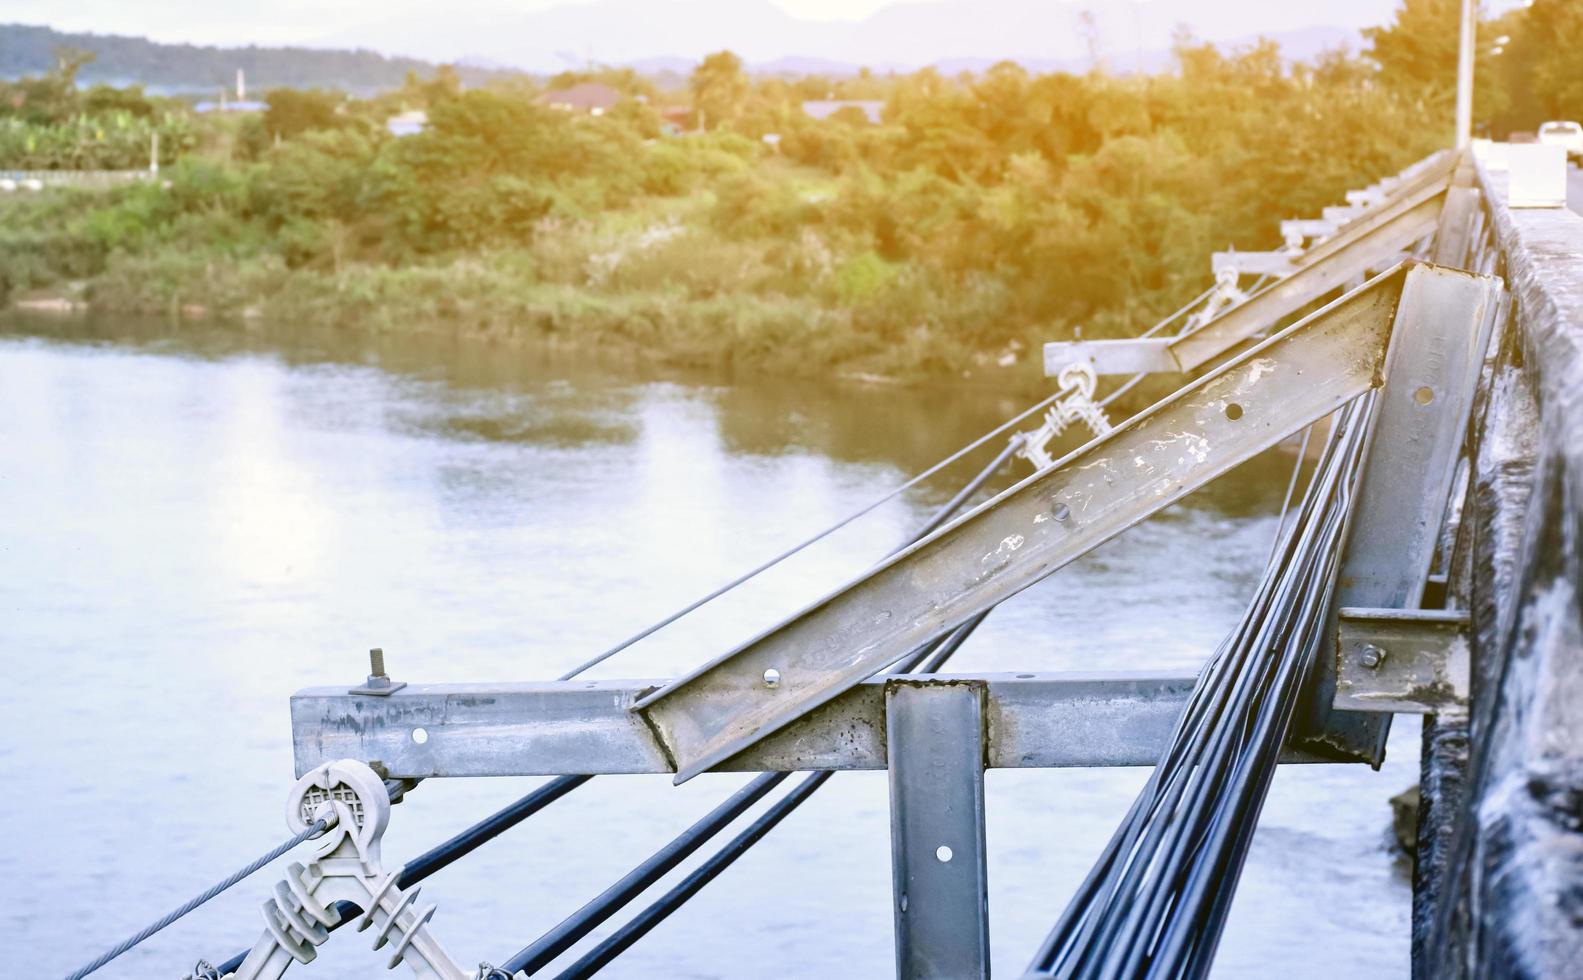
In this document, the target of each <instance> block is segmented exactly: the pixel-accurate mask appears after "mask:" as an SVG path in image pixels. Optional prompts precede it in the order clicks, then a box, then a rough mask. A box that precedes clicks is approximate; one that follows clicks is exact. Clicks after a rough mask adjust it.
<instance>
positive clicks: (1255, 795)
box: [1029, 395, 1374, 980]
mask: <svg viewBox="0 0 1583 980" xmlns="http://www.w3.org/2000/svg"><path fill="white" fill-rule="evenodd" d="M1373 404H1374V398H1373V396H1372V395H1368V396H1364V398H1363V399H1361V400H1359V401H1355V402H1353V403H1351V404H1350V405H1348V406H1347V407H1346V408H1344V409H1343V410H1342V411H1341V412H1340V413H1338V415H1337V417H1336V423H1335V425H1334V427H1333V429H1332V433H1331V437H1330V439H1329V440H1328V442H1327V444H1326V449H1325V451H1324V453H1323V454H1322V456H1321V459H1320V462H1319V464H1318V466H1317V468H1316V469H1315V472H1314V476H1313V477H1312V478H1311V479H1310V481H1309V484H1308V489H1307V491H1306V492H1305V494H1304V496H1303V501H1302V504H1301V505H1300V506H1299V508H1298V511H1297V515H1296V518H1295V519H1294V521H1293V522H1292V525H1291V527H1290V528H1288V529H1286V530H1284V531H1283V533H1282V534H1281V536H1280V538H1279V544H1278V547H1277V549H1276V555H1275V559H1274V560H1273V561H1272V562H1270V563H1269V566H1268V568H1267V569H1266V572H1265V575H1264V577H1263V578H1262V579H1261V580H1260V584H1259V587H1258V589H1257V590H1256V593H1255V595H1254V598H1253V600H1252V602H1250V604H1249V606H1248V608H1247V611H1246V612H1245V613H1244V616H1243V618H1242V620H1241V622H1240V623H1239V624H1238V626H1237V627H1236V629H1235V630H1233V632H1232V634H1231V635H1230V636H1229V637H1228V638H1227V639H1226V640H1225V642H1224V643H1222V644H1221V647H1220V649H1219V650H1217V651H1216V654H1215V656H1214V657H1213V658H1211V660H1210V661H1209V663H1208V664H1207V665H1206V666H1205V668H1204V671H1203V672H1202V673H1201V675H1200V677H1199V680H1198V683H1197V684H1196V685H1195V687H1194V690H1193V694H1192V696H1191V697H1190V699H1189V701H1188V706H1187V709H1186V710H1185V712H1184V713H1183V717H1182V719H1181V721H1180V722H1179V723H1178V726H1177V729H1176V731H1175V734H1174V735H1173V736H1172V739H1171V741H1170V742H1169V743H1168V746H1167V749H1166V751H1165V753H1164V754H1163V755H1162V758H1161V760H1160V762H1159V764H1158V765H1157V766H1156V767H1155V769H1154V771H1153V772H1152V773H1151V774H1150V777H1149V780H1148V782H1147V783H1146V784H1145V785H1144V788H1143V790H1142V791H1141V792H1140V793H1139V794H1138V796H1137V798H1136V799H1135V801H1134V802H1133V805H1132V807H1131V809H1130V810H1129V811H1128V813H1127V815H1126V817H1125V818H1123V820H1122V822H1121V825H1120V826H1119V827H1118V829H1117V831H1116V833H1115V835H1114V836H1113V837H1112V838H1111V840H1110V842H1109V844H1107V846H1106V848H1105V850H1104V852H1103V853H1102V854H1101V855H1100V858H1099V860H1098V861H1096V863H1095V864H1094V867H1093V869H1092V870H1091V871H1090V872H1089V875H1088V877H1087V878H1086V879H1085V880H1084V882H1083V883H1082V885H1080V886H1079V888H1078V890H1077V893H1076V894H1075V895H1074V896H1073V898H1072V900H1071V902H1070V903H1069V904H1068V906H1067V908H1066V910H1065V912H1063V913H1062V915H1061V917H1060V919H1059V920H1058V921H1057V923H1056V925H1055V928H1054V929H1053V930H1052V931H1051V933H1050V935H1049V937H1048V938H1047V939H1046V940H1045V942H1044V944H1043V945H1042V946H1041V947H1040V949H1039V951H1038V953H1037V954H1036V955H1035V957H1034V960H1033V963H1032V964H1031V965H1030V967H1029V975H1030V976H1058V977H1062V978H1069V980H1076V978H1082V980H1090V978H1113V977H1140V978H1141V977H1147V978H1183V977H1191V978H1198V977H1204V976H1206V975H1207V974H1208V971H1209V968H1210V965H1211V963H1212V961H1213V957H1214V951H1215V949H1216V946H1217V945H1218V943H1219V939H1220V935H1221V933H1222V931H1223V929H1224V925H1225V919H1226V915H1227V913H1228V912H1229V909H1230V905H1231V899H1232V896H1233V895H1234V894H1235V891H1236V885H1237V880H1238V877H1239V875H1240V872H1241V868H1242V864H1243V861H1244V859H1245V858H1246V854H1247V848H1248V846H1249V843H1250V842H1251V840H1252V837H1253V831H1254V828H1255V827H1256V826H1257V822H1258V815H1259V811H1260V809H1261V808H1262V806H1263V802H1264V798H1265V794H1266V793H1267V791H1268V789H1269V784H1270V780H1271V779H1272V778H1273V776H1274V772H1275V765H1276V762H1277V759H1278V756H1279V752H1280V749H1281V746H1282V745H1283V744H1284V743H1285V739H1286V733H1287V731H1288V730H1289V728H1290V726H1291V721H1292V718H1293V715H1294V714H1295V711H1296V706H1297V702H1298V693H1299V691H1300V689H1301V686H1302V683H1303V680H1304V678H1305V677H1306V676H1307V674H1308V672H1309V670H1310V668H1311V667H1312V665H1313V663H1314V661H1315V659H1316V658H1317V656H1318V652H1319V650H1320V649H1322V648H1323V647H1324V645H1325V644H1324V642H1323V641H1324V635H1323V634H1324V624H1325V621H1326V612H1327V610H1328V609H1329V607H1330V604H1331V601H1332V598H1333V596H1334V590H1335V580H1336V575H1337V571H1338V568H1339V563H1340V557H1339V556H1340V551H1341V543H1342V540H1343V537H1344V531H1345V528H1346V523H1347V519H1348V514H1349V511H1350V507H1351V502H1352V495H1353V491H1354V487H1355V484H1356V482H1357V479H1358V475H1359V473H1360V472H1361V460H1362V448H1363V445H1364V442H1365V437H1366V433H1367V430H1368V427H1369V424H1370V420H1371V418H1372V411H1373Z"/></svg>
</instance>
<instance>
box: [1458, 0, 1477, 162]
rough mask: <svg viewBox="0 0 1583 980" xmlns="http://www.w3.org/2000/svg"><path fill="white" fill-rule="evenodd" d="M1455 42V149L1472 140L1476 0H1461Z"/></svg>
mask: <svg viewBox="0 0 1583 980" xmlns="http://www.w3.org/2000/svg"><path fill="white" fill-rule="evenodd" d="M1460 20H1461V33H1460V35H1459V40H1458V44H1457V149H1459V150H1460V149H1462V148H1463V147H1465V146H1467V145H1468V144H1469V143H1471V142H1472V141H1473V42H1474V40H1475V38H1476V37H1477V35H1478V23H1479V21H1478V3H1477V0H1462V13H1461V18H1460Z"/></svg>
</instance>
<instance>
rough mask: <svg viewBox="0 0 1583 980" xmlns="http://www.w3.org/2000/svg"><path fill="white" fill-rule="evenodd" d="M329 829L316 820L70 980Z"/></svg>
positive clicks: (99, 964)
mask: <svg viewBox="0 0 1583 980" xmlns="http://www.w3.org/2000/svg"><path fill="white" fill-rule="evenodd" d="M327 828H328V824H326V822H325V821H323V820H316V821H314V822H313V823H312V824H311V825H309V827H308V828H307V829H306V830H304V831H303V832H302V833H300V834H294V835H293V836H291V837H290V838H288V839H286V840H284V841H282V842H281V843H279V844H277V845H276V846H274V847H272V848H270V849H269V850H267V851H265V852H264V853H263V854H261V855H259V856H258V857H257V858H254V859H253V860H252V861H249V862H248V863H247V864H245V865H243V866H242V867H240V868H238V869H237V870H236V871H234V872H232V873H231V874H230V875H228V876H226V877H225V878H224V879H223V880H221V881H220V882H218V883H216V884H215V885H213V886H211V887H209V888H208V889H206V890H204V891H201V892H199V893H198V894H196V895H194V896H193V897H192V898H190V899H188V900H187V901H186V902H183V903H182V904H181V905H179V906H177V907H176V908H174V909H172V910H171V911H169V912H167V913H166V914H165V915H163V916H161V917H160V918H158V919H156V920H154V921H153V922H151V923H149V924H148V925H146V926H144V927H143V928H142V929H140V930H138V931H137V932H136V933H133V934H132V935H130V936H128V937H127V938H125V939H123V940H121V942H120V943H118V944H116V945H115V946H114V947H112V948H110V949H108V950H106V951H105V952H104V953H103V954H101V955H100V956H99V958H98V959H95V960H94V961H93V962H91V963H89V964H87V965H86V966H82V967H79V968H78V969H76V970H75V971H73V972H72V973H69V974H67V976H66V980H82V978H83V977H86V976H87V975H88V974H90V973H93V972H94V971H96V970H98V969H99V968H100V967H102V966H104V965H105V964H106V963H109V962H110V961H111V960H113V959H115V958H116V957H118V956H120V955H121V954H122V953H125V952H126V951H127V950H129V949H131V948H132V947H134V946H136V945H138V944H139V943H141V942H143V941H144V940H145V939H147V938H149V937H150V936H152V935H154V934H155V933H157V932H159V931H160V930H162V929H164V928H165V927H166V926H168V925H170V924H171V923H173V922H175V921H176V920H177V919H180V918H181V917H182V916H184V915H186V914H187V913H188V912H191V911H192V910H193V909H195V908H198V907H199V906H200V905H203V904H204V903H205V902H207V901H209V900H210V899H211V898H214V897H215V896H216V895H218V894H220V893H221V892H223V891H225V890H226V889H227V888H230V887H231V886H232V885H234V884H236V883H237V882H239V881H241V880H242V879H243V878H246V877H247V876H248V875H251V874H252V873H253V872H255V871H257V870H258V869H259V868H262V867H263V866H264V865H266V864H268V863H269V862H271V861H273V860H275V859H276V858H278V857H280V856H281V855H282V854H285V853H286V852H287V851H289V850H291V849H292V848H293V847H296V846H297V845H298V844H301V843H302V842H303V841H305V840H307V839H309V838H310V837H317V836H319V835H320V834H322V833H324V831H325V830H326V829H327Z"/></svg>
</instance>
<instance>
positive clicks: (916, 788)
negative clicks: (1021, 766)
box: [885, 680, 989, 980]
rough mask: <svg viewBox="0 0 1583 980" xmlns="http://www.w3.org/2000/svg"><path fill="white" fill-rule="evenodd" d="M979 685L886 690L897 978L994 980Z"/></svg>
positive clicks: (911, 683)
mask: <svg viewBox="0 0 1583 980" xmlns="http://www.w3.org/2000/svg"><path fill="white" fill-rule="evenodd" d="M984 695H985V688H984V685H983V684H982V683H981V682H964V681H915V680H896V681H891V682H889V683H888V684H886V686H885V736H886V746H887V748H886V751H887V754H888V756H889V763H890V842H891V877H892V881H893V882H894V897H895V905H894V911H895V915H896V975H897V976H898V977H899V978H901V980H925V978H951V980H972V978H986V980H987V978H988V977H989V876H988V871H987V870H986V867H985V858H984Z"/></svg>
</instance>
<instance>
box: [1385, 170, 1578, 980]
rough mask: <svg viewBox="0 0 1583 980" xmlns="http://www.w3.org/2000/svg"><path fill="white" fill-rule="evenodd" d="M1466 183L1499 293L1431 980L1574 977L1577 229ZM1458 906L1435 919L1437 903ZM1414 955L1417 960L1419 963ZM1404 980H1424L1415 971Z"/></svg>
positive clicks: (1473, 496)
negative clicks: (1503, 290)
mask: <svg viewBox="0 0 1583 980" xmlns="http://www.w3.org/2000/svg"><path fill="white" fill-rule="evenodd" d="M1478 176H1479V183H1480V186H1481V189H1482V191H1483V193H1484V196H1485V201H1486V204H1487V207H1488V213H1489V218H1490V222H1491V230H1492V232H1493V235H1494V239H1495V244H1496V245H1497V247H1498V252H1499V264H1498V266H1497V268H1496V270H1495V271H1496V272H1498V273H1499V274H1501V275H1503V276H1504V277H1505V278H1506V282H1507V286H1508V288H1509V289H1510V290H1511V293H1512V299H1513V306H1512V317H1511V319H1510V321H1509V323H1508V324H1507V325H1506V327H1505V329H1504V332H1503V335H1502V336H1501V337H1500V338H1499V339H1498V344H1499V347H1498V353H1497V355H1496V358H1495V360H1494V363H1493V365H1492V369H1491V370H1490V372H1489V374H1488V375H1487V377H1486V379H1485V386H1484V388H1485V390H1484V392H1483V397H1482V401H1483V409H1482V411H1481V413H1480V417H1479V418H1478V420H1477V425H1476V428H1475V433H1474V440H1475V444H1474V454H1473V465H1472V478H1471V481H1470V482H1471V486H1470V490H1471V493H1470V500H1469V503H1470V506H1469V507H1468V512H1467V515H1466V518H1465V526H1466V538H1465V540H1466V541H1467V542H1468V544H1470V545H1471V547H1470V548H1467V549H1465V551H1466V552H1467V554H1468V560H1469V562H1470V568H1469V569H1468V570H1467V571H1468V574H1467V576H1466V584H1467V603H1468V606H1469V611H1470V613H1471V615H1472V618H1473V627H1474V631H1475V656H1476V658H1477V660H1476V662H1477V665H1478V666H1477V671H1476V677H1475V681H1474V685H1475V691H1474V701H1473V706H1472V711H1471V729H1470V738H1469V743H1470V745H1471V751H1470V755H1471V759H1470V763H1469V769H1468V773H1467V775H1468V805H1467V809H1466V810H1465V811H1464V814H1463V820H1462V826H1461V827H1460V828H1458V835H1459V836H1460V837H1461V838H1462V844H1461V853H1460V854H1457V853H1453V854H1452V855H1451V862H1452V866H1453V867H1454V868H1459V869H1461V870H1462V871H1464V872H1465V877H1462V878H1460V880H1459V881H1457V882H1446V883H1445V884H1446V885H1447V886H1448V887H1446V888H1443V889H1441V894H1440V896H1439V898H1440V902H1439V903H1437V908H1436V912H1437V916H1436V917H1437V918H1438V919H1440V920H1441V921H1439V922H1438V923H1435V922H1432V921H1431V922H1419V923H1417V926H1418V927H1419V928H1420V929H1424V928H1428V929H1431V930H1434V929H1436V928H1438V929H1439V933H1438V935H1437V936H1435V938H1436V939H1437V940H1438V942H1439V944H1440V946H1441V949H1440V950H1439V951H1438V952H1437V953H1436V954H1435V955H1437V956H1439V957H1442V958H1441V959H1440V961H1439V962H1438V963H1437V964H1436V965H1435V967H1434V968H1433V969H1432V970H1430V971H1428V973H1429V975H1434V976H1456V975H1464V976H1475V977H1501V976H1511V977H1533V978H1553V977H1566V976H1580V975H1583V972H1580V971H1583V540H1580V539H1583V216H1579V215H1577V214H1574V213H1572V212H1570V211H1567V210H1564V209H1533V210H1528V209H1519V210H1511V209H1509V208H1507V206H1506V186H1505V185H1506V175H1505V173H1504V172H1501V171H1491V170H1487V169H1483V168H1481V169H1480V171H1479V174H1478ZM1451 896H1455V897H1456V898H1457V899H1459V901H1457V902H1456V903H1455V904H1452V905H1450V906H1449V907H1448V906H1446V905H1445V899H1446V898H1448V897H1451ZM1420 948H1422V947H1420ZM1415 972H1419V973H1421V974H1422V973H1423V972H1424V971H1423V970H1418V971H1415Z"/></svg>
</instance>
